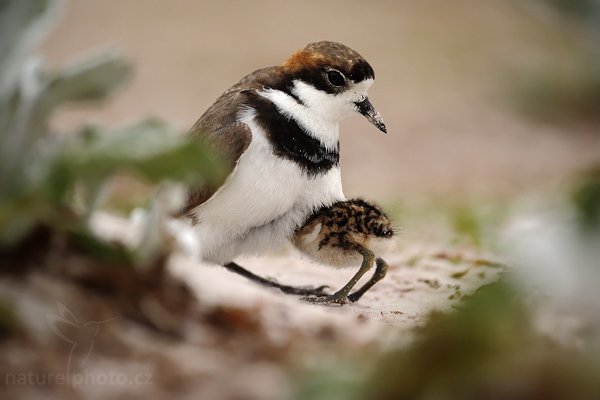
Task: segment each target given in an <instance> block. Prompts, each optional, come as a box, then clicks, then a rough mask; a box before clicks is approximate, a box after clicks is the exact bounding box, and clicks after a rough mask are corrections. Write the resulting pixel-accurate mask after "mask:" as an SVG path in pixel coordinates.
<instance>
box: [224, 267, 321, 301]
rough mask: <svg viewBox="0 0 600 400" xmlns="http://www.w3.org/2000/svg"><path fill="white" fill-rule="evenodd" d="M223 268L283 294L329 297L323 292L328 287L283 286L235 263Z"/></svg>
mask: <svg viewBox="0 0 600 400" xmlns="http://www.w3.org/2000/svg"><path fill="white" fill-rule="evenodd" d="M223 266H224V267H225V268H227V269H228V270H229V271H231V272H235V273H236V274H239V275H242V276H243V277H244V278H246V279H249V280H251V281H253V282H256V283H258V284H261V285H263V286H270V287H274V288H276V289H279V290H281V291H282V292H283V293H287V294H296V295H300V296H317V297H319V296H327V293H325V292H324V291H323V290H324V289H325V288H327V287H328V286H325V285H324V286H319V287H316V288H315V287H296V286H288V285H282V284H281V283H278V282H275V281H273V280H271V279H267V278H263V277H262V276H258V275H256V274H254V273H252V272H250V271H248V270H247V269H246V268H244V267H242V266H241V265H239V264H236V263H234V262H230V263H227V264H225V265H223Z"/></svg>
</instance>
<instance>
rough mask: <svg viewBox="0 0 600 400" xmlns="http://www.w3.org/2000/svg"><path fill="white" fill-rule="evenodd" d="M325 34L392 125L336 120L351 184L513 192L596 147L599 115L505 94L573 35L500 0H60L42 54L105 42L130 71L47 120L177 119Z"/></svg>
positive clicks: (562, 67) (386, 193)
mask: <svg viewBox="0 0 600 400" xmlns="http://www.w3.org/2000/svg"><path fill="white" fill-rule="evenodd" d="M323 39H330V40H337V41H341V42H343V43H345V44H348V45H349V46H351V47H353V48H355V49H356V50H358V51H359V52H361V53H362V54H363V55H364V56H365V57H366V58H367V59H368V60H369V61H370V62H371V64H372V65H373V66H374V69H375V71H376V75H377V79H376V83H375V85H374V86H373V88H372V89H371V99H372V101H373V103H374V104H375V105H376V107H377V108H378V109H379V111H380V112H381V114H382V115H383V116H384V118H385V120H386V123H387V125H388V130H389V135H387V136H384V135H382V134H380V133H379V132H378V131H377V130H375V129H374V128H373V127H371V126H370V125H369V124H368V123H367V122H366V121H365V120H363V119H362V118H360V117H355V118H352V119H349V120H347V121H345V122H344V123H343V124H342V143H341V146H342V171H343V178H344V187H345V191H346V194H347V195H348V196H356V195H363V196H364V195H365V194H369V197H371V198H374V199H386V200H395V199H397V198H399V197H402V198H421V197H423V196H443V197H445V198H447V197H452V198H458V199H464V198H471V197H481V196H484V197H498V196H504V195H513V194H515V193H522V192H526V191H529V190H532V189H533V190H536V189H539V188H545V187H548V186H549V185H554V184H557V183H560V182H562V181H563V180H564V179H565V178H566V177H568V176H570V175H571V174H573V172H574V171H576V170H578V169H580V168H582V167H584V166H586V165H589V164H590V163H591V162H598V160H600V136H599V135H597V134H594V132H596V133H597V131H598V127H597V126H569V125H557V124H551V123H540V122H536V121H533V120H530V119H528V118H527V117H526V116H525V115H523V114H521V113H520V112H518V111H517V110H516V108H515V107H514V105H512V103H511V98H512V97H511V96H512V94H514V90H516V89H517V87H518V85H517V83H516V82H519V80H520V79H525V80H527V77H528V75H527V71H537V70H536V68H541V67H544V68H550V69H551V70H552V71H555V72H557V73H563V74H564V73H567V74H568V72H569V71H570V70H571V69H572V68H571V67H572V65H571V64H570V62H571V61H572V60H573V59H574V56H573V54H574V52H576V50H577V48H579V47H580V44H579V42H578V36H577V35H576V31H575V29H573V28H572V27H568V26H564V24H561V23H560V22H557V21H556V20H555V19H553V18H551V17H549V16H548V15H546V14H544V13H540V12H538V11H536V10H535V9H534V8H531V7H529V6H524V5H522V4H520V2H507V1H503V0H493V1H486V2H480V1H477V0H460V1H453V2H452V3H448V2H445V1H444V0H427V1H423V2H408V1H374V2H369V3H365V2H360V1H341V0H333V1H328V2H325V3H324V2H320V1H307V2H301V3H293V2H281V1H274V0H264V1H253V2H247V1H241V0H236V1H228V2H208V1H195V0H174V1H166V0H163V1H146V0H127V1H121V0H77V1H70V2H69V7H68V9H67V10H66V12H65V13H64V16H63V19H62V20H61V23H60V25H59V26H58V28H57V30H56V31H55V32H54V34H53V35H52V36H51V37H50V39H49V40H48V41H47V43H45V44H44V46H43V48H42V50H43V52H44V54H45V55H46V56H47V58H48V60H49V62H50V64H51V65H58V64H60V63H63V62H66V61H67V60H68V59H71V58H73V57H74V56H75V55H77V54H79V53H81V52H86V51H88V50H89V49H90V48H92V47H96V46H104V45H115V46H117V47H120V48H121V49H123V50H124V51H125V52H126V53H127V54H128V55H130V56H131V58H132V60H133V61H134V63H135V66H136V75H135V78H134V79H133V81H132V82H131V84H130V85H129V87H128V88H127V89H126V90H125V92H124V93H122V94H121V95H119V96H118V97H116V98H115V100H114V101H112V102H110V103H108V104H106V105H105V106H104V107H102V109H100V110H97V109H96V108H94V111H91V110H81V109H79V110H68V111H65V112H64V113H62V114H61V115H59V116H58V118H57V119H56V121H55V125H56V126H57V127H75V126H78V125H79V124H80V123H81V122H83V121H86V120H89V119H92V120H95V121H99V122H102V123H104V124H108V125H119V124H122V123H124V122H127V121H132V120H135V119H137V118H140V117H143V116H148V115H154V116H158V117H161V118H164V119H166V120H167V121H169V122H171V123H174V124H176V125H178V126H180V127H181V128H182V129H184V130H185V129H188V128H189V127H190V126H191V125H192V124H193V123H194V121H195V120H196V119H197V118H198V117H199V116H200V114H201V113H202V112H203V111H204V110H205V109H206V108H207V107H208V106H209V105H210V104H211V102H212V101H214V99H215V98H216V97H217V96H218V95H219V94H220V93H221V92H223V91H224V90H225V89H226V88H227V87H229V86H230V85H231V84H233V83H234V82H236V81H237V80H238V79H240V78H241V77H242V76H244V75H245V74H247V73H249V72H251V71H253V70H255V69H257V68H260V67H264V66H267V65H274V64H277V63H280V62H282V61H283V60H284V59H285V58H286V57H287V56H288V55H289V54H291V53H292V52H293V51H294V50H296V49H297V48H300V47H302V46H304V45H305V44H306V43H308V42H311V41H316V40H323ZM570 68H571V69H570ZM567 78H568V75H567Z"/></svg>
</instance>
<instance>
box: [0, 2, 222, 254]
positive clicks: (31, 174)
mask: <svg viewBox="0 0 600 400" xmlns="http://www.w3.org/2000/svg"><path fill="white" fill-rule="evenodd" d="M61 5H62V1H58V0H0V50H1V56H0V247H2V246H7V245H11V244H14V243H17V242H18V241H19V240H20V239H22V238H24V237H25V236H26V234H27V233H28V232H30V231H31V230H32V229H33V228H35V227H36V226H39V225H40V224H41V225H45V226H50V227H52V228H55V229H58V230H60V231H69V232H75V231H77V232H79V233H81V232H83V231H86V223H87V221H88V218H89V217H90V215H91V213H92V212H93V211H94V209H95V207H96V206H97V204H98V202H97V199H98V198H99V196H98V195H99V193H101V188H102V186H103V184H104V183H105V182H106V181H107V179H109V178H110V177H111V176H112V175H114V174H115V173H117V172H121V171H126V172H128V173H131V174H133V175H135V176H137V177H139V178H141V179H143V180H144V181H146V182H150V183H156V184H158V183H161V182H164V181H175V182H185V183H188V184H198V183H200V182H202V181H207V180H208V181H213V180H219V179H221V178H222V177H221V176H220V175H221V174H220V168H219V167H220V164H219V162H218V160H217V159H216V158H215V156H214V155H213V154H212V153H210V152H209V151H208V149H207V147H206V146H204V145H203V144H202V143H198V142H197V141H192V140H191V139H187V138H184V137H183V136H181V135H176V134H174V132H172V130H171V129H169V128H168V127H167V126H166V125H164V124H162V123H160V122H159V121H155V120H148V121H143V122H140V123H137V124H133V125H131V126H128V127H125V128H121V129H116V130H113V131H112V132H105V130H104V129H102V128H101V127H84V128H82V129H81V130H80V131H79V132H76V133H72V134H68V135H53V134H52V132H50V129H49V119H50V117H51V115H52V113H53V112H54V111H56V110H57V109H58V108H59V107H60V106H62V105H64V104H67V103H75V102H81V101H97V100H102V99H105V98H106V97H107V96H108V95H110V94H111V93H112V92H113V91H114V90H115V89H117V88H118V87H119V86H121V85H122V84H123V83H124V82H125V81H126V80H127V79H128V78H129V77H130V75H131V67H130V64H129V62H128V61H127V60H126V59H125V58H124V57H123V56H122V55H119V54H117V53H114V52H107V53H103V54H98V55H96V56H94V57H88V58H86V59H83V60H81V61H79V62H77V63H75V64H72V65H70V66H67V67H65V68H63V69H59V70H56V71H49V70H47V69H45V68H44V65H43V63H42V61H41V60H40V59H39V58H38V57H35V56H32V55H31V51H32V49H33V48H34V46H35V45H36V44H37V43H38V42H39V41H40V40H41V39H42V38H43V37H44V35H45V34H47V32H48V29H49V28H50V26H51V22H52V21H53V20H54V16H55V15H56V14H57V11H58V9H59V8H60V6H61ZM76 192H77V195H78V196H79V197H83V201H79V203H83V205H82V206H79V207H75V204H76V203H77V202H76V201H75V197H76ZM157 201H160V198H159V200H157ZM155 208H156V207H155ZM167 208H168V207H162V208H161V207H158V208H156V209H164V210H167ZM170 211H171V212H172V211H173V210H170ZM165 212H166V211H165ZM154 220H155V221H160V220H161V218H155V219H154ZM157 223H158V222H157ZM156 228H157V227H156V226H147V229H156ZM85 235H86V237H88V238H91V237H93V235H91V236H90V234H89V232H87V231H86V233H85ZM152 242H154V243H159V242H160V240H157V239H156V238H153V239H152ZM146 247H147V246H146ZM144 252H145V253H146V254H148V253H150V252H151V251H149V250H148V249H147V248H146V249H145V250H144Z"/></svg>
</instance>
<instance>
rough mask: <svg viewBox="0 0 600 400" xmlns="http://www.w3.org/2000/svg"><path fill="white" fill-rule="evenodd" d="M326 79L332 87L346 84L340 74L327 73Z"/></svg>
mask: <svg viewBox="0 0 600 400" xmlns="http://www.w3.org/2000/svg"><path fill="white" fill-rule="evenodd" d="M327 79H329V82H330V83H331V84H332V85H333V86H343V85H344V83H346V80H345V79H344V75H342V74H340V73H339V72H337V71H329V72H327Z"/></svg>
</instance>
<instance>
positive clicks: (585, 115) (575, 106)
mask: <svg viewBox="0 0 600 400" xmlns="http://www.w3.org/2000/svg"><path fill="white" fill-rule="evenodd" d="M538 3H539V4H540V5H541V6H542V7H545V8H547V9H548V10H550V11H551V12H552V13H553V14H554V15H557V16H558V17H559V18H558V19H559V20H560V23H562V24H564V26H567V27H568V26H571V27H572V28H573V31H575V32H576V35H577V36H578V37H579V38H580V43H579V45H578V46H574V47H573V48H572V51H571V55H570V57H569V59H566V60H565V59H560V60H557V59H550V60H547V62H546V64H545V65H543V66H538V67H536V68H535V69H533V70H526V71H523V72H522V73H521V74H520V76H519V77H518V78H517V79H516V90H517V103H518V104H519V105H520V106H521V107H522V108H523V109H524V110H525V111H527V112H529V113H530V114H531V115H533V116H535V117H538V118H542V119H547V120H553V121H563V122H576V123H582V122H583V123H587V122H598V121H599V120H600V1H599V0H538ZM563 29H564V27H563Z"/></svg>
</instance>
